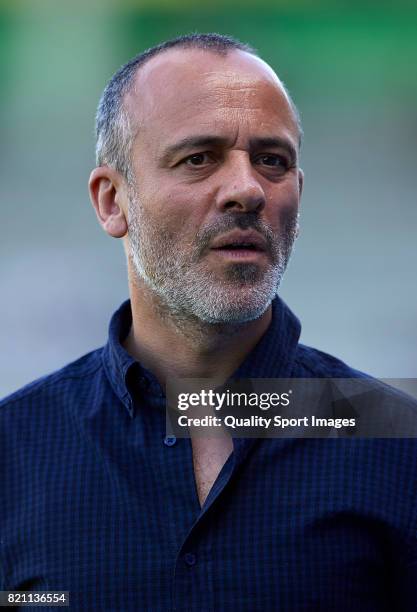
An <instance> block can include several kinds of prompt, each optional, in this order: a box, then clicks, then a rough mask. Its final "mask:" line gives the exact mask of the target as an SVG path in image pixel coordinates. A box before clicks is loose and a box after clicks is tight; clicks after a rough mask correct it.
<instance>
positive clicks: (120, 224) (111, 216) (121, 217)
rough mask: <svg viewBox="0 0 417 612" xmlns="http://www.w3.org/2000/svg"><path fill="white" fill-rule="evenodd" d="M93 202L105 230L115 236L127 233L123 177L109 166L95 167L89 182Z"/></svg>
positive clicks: (119, 236)
mask: <svg viewBox="0 0 417 612" xmlns="http://www.w3.org/2000/svg"><path fill="white" fill-rule="evenodd" d="M88 186H89V191H90V199H91V203H92V205H93V207H94V210H95V211H96V215H97V219H98V221H99V223H100V225H101V227H102V228H103V229H104V231H105V232H106V233H107V234H109V236H112V237H113V238H122V237H123V236H125V235H126V233H127V221H126V216H125V212H124V200H125V196H124V192H125V190H124V180H123V177H122V176H121V175H120V174H119V172H117V171H116V170H114V169H113V168H109V167H108V166H100V167H98V168H95V169H94V170H93V171H92V173H91V175H90V180H89V183H88Z"/></svg>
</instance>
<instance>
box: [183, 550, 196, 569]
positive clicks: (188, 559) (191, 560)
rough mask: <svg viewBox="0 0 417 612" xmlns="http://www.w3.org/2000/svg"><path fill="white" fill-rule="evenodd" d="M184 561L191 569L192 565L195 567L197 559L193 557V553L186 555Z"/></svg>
mask: <svg viewBox="0 0 417 612" xmlns="http://www.w3.org/2000/svg"><path fill="white" fill-rule="evenodd" d="M184 561H185V563H186V564H187V565H189V566H190V567H191V566H192V565H195V562H196V561H197V558H196V556H195V555H193V553H185V555H184Z"/></svg>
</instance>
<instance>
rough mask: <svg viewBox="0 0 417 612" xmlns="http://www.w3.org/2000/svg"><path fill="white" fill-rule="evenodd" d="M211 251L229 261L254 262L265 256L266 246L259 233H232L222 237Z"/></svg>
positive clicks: (215, 242)
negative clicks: (243, 260)
mask: <svg viewBox="0 0 417 612" xmlns="http://www.w3.org/2000/svg"><path fill="white" fill-rule="evenodd" d="M211 251H213V252H214V253H216V254H217V255H219V256H223V257H226V258H229V259H240V260H242V259H248V260H253V259H257V258H259V257H262V256H265V255H266V254H267V253H266V244H265V241H264V239H263V238H262V236H260V234H258V233H257V232H253V231H251V232H248V233H246V232H231V233H230V234H227V235H225V236H220V237H219V238H218V239H217V240H215V241H214V243H213V245H212V246H211Z"/></svg>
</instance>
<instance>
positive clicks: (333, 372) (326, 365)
mask: <svg viewBox="0 0 417 612" xmlns="http://www.w3.org/2000/svg"><path fill="white" fill-rule="evenodd" d="M294 373H295V375H296V376H306V377H310V376H311V377H312V378H315V377H318V378H367V379H370V378H372V377H371V376H369V375H368V374H365V372H361V371H360V370H357V369H355V368H352V367H351V366H349V365H347V364H346V363H345V362H344V361H342V360H341V359H338V358H337V357H334V356H333V355H329V353H325V352H323V351H319V350H318V349H315V348H312V347H311V346H306V345H305V344H299V345H298V347H297V352H296V357H295V371H294Z"/></svg>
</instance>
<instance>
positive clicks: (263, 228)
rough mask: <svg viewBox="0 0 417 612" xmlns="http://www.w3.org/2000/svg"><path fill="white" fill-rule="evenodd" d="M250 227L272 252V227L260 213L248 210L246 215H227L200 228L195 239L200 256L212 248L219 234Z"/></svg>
mask: <svg viewBox="0 0 417 612" xmlns="http://www.w3.org/2000/svg"><path fill="white" fill-rule="evenodd" d="M249 228H250V229H253V230H255V231H256V232H258V234H260V235H261V236H262V237H263V238H264V239H265V243H266V250H267V251H268V252H269V253H271V252H272V251H273V250H274V233H273V231H272V229H271V228H270V227H269V226H268V225H267V224H266V223H265V222H264V221H261V220H260V219H259V216H258V213H256V212H248V213H245V214H244V215H243V214H241V213H238V214H236V213H231V214H229V215H225V216H224V217H220V218H219V219H217V220H216V221H214V222H213V223H212V224H211V225H210V226H208V227H205V228H203V229H200V231H199V232H198V233H197V235H196V240H195V242H196V244H197V247H198V256H200V255H202V254H203V253H204V252H205V251H206V250H208V249H209V248H210V244H211V243H212V242H213V240H214V239H215V238H217V236H219V235H221V234H224V233H226V232H230V231H232V230H234V229H241V230H246V229H249Z"/></svg>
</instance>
